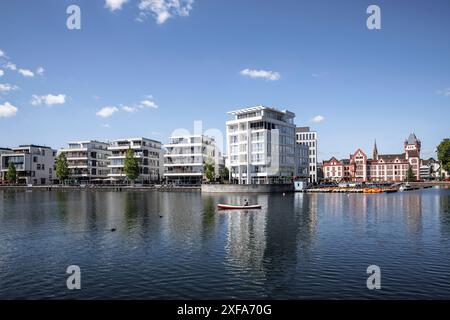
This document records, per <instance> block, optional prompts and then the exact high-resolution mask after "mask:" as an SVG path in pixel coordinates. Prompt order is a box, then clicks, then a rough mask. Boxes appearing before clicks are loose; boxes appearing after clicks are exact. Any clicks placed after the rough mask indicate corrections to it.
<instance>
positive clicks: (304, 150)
mask: <svg viewBox="0 0 450 320" xmlns="http://www.w3.org/2000/svg"><path fill="white" fill-rule="evenodd" d="M309 159H310V158H309V147H308V146H307V145H303V144H298V143H297V144H296V146H295V162H296V164H295V168H296V172H295V177H294V179H295V180H297V181H298V180H301V181H304V182H305V183H306V182H309V177H310V176H309V161H310V160H309Z"/></svg>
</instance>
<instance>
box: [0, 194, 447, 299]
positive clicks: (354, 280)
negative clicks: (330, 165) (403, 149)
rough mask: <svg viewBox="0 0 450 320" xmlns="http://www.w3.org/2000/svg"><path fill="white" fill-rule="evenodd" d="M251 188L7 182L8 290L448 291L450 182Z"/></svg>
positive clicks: (221, 295) (3, 234)
mask: <svg viewBox="0 0 450 320" xmlns="http://www.w3.org/2000/svg"><path fill="white" fill-rule="evenodd" d="M244 198H245V197H244V196H233V195H204V194H203V195H202V194H201V193H195V192H193V193H171V192H161V193H158V192H91V191H70V192H38V191H34V192H16V193H14V192H2V191H0V298H3V299H5V298H7V299H11V298H28V299H35V298H71V299H74V298H83V299H95V298H125V299H131V298H139V299H155V298H159V299H229V298H239V299H245V298H251V299H266V298H268V299H272V298H274V299H304V298H337V299H342V298H383V299H390V298H401V299H411V298H426V299H428V298H446V299H449V298H450V189H438V188H433V189H425V190H416V191H409V192H403V193H394V194H349V195H347V194H301V193H297V194H288V195H286V196H284V197H283V196H282V195H278V194H274V195H266V194H264V195H252V196H248V199H249V202H250V204H253V203H259V204H262V205H263V209H262V210H254V211H253V210H248V211H225V212H218V211H217V209H216V204H217V203H242V202H243V200H244ZM111 228H116V229H117V230H116V231H115V232H111V231H110V229H111ZM372 264H375V265H378V266H379V267H380V268H381V286H382V289H381V290H368V289H367V287H366V280H367V277H368V275H367V274H366V269H367V267H368V266H369V265H372ZM69 265H78V266H79V267H80V268H81V286H82V288H81V290H68V289H67V287H66V279H67V277H68V274H66V268H67V267H68V266H69Z"/></svg>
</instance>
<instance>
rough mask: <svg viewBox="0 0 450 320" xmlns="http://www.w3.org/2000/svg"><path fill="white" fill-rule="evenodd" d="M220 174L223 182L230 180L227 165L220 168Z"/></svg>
mask: <svg viewBox="0 0 450 320" xmlns="http://www.w3.org/2000/svg"><path fill="white" fill-rule="evenodd" d="M219 176H220V180H222V182H223V181H229V179H230V171H229V170H228V168H227V167H223V168H221V169H220V172H219Z"/></svg>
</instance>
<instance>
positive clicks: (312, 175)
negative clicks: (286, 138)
mask: <svg viewBox="0 0 450 320" xmlns="http://www.w3.org/2000/svg"><path fill="white" fill-rule="evenodd" d="M295 135H296V140H297V143H298V144H302V145H306V146H308V148H309V182H311V183H315V182H317V132H316V131H312V130H311V129H310V128H309V127H298V128H296V129H295Z"/></svg>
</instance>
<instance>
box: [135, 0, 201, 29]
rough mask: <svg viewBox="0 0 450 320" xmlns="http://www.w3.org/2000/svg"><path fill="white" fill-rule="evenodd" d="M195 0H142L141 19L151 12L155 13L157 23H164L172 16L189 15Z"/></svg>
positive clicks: (140, 7)
mask: <svg viewBox="0 0 450 320" xmlns="http://www.w3.org/2000/svg"><path fill="white" fill-rule="evenodd" d="M193 4H194V0H140V1H139V6H138V7H139V10H140V13H139V17H138V20H139V21H143V20H144V19H145V18H146V17H147V16H148V15H149V14H151V15H153V16H154V17H155V19H156V23H157V24H163V23H164V22H166V21H167V19H169V18H171V17H176V16H181V17H186V16H189V12H190V11H191V10H192V5H193Z"/></svg>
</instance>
